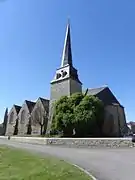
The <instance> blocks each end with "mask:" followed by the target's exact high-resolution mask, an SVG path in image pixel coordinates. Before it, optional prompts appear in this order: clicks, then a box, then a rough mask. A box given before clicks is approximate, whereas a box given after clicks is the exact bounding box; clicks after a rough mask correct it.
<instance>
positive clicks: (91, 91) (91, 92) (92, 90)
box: [88, 87, 106, 96]
mask: <svg viewBox="0 0 135 180" xmlns="http://www.w3.org/2000/svg"><path fill="white" fill-rule="evenodd" d="M105 88H106V87H98V88H90V89H88V94H89V95H93V96H94V95H97V94H98V93H100V92H101V91H103V90H104V89H105Z"/></svg>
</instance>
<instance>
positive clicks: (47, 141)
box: [0, 136, 135, 148]
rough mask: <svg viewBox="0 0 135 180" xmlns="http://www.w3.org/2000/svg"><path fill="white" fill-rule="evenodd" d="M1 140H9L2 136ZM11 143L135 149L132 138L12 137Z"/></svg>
mask: <svg viewBox="0 0 135 180" xmlns="http://www.w3.org/2000/svg"><path fill="white" fill-rule="evenodd" d="M0 139H6V140H7V139H8V137H7V136H0ZM10 141H15V142H21V143H29V144H39V145H49V146H61V147H62V146H63V147H71V148H72V147H73V148H74V147H77V148H131V147H135V143H132V138H41V137H17V136H11V138H10Z"/></svg>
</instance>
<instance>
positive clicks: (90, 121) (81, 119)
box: [74, 95, 104, 137]
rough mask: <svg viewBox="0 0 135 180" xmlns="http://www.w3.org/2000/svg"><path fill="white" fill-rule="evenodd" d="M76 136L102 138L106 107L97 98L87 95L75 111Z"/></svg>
mask: <svg viewBox="0 0 135 180" xmlns="http://www.w3.org/2000/svg"><path fill="white" fill-rule="evenodd" d="M74 116H75V129H76V136H80V137H86V136H94V137H95V136H101V135H102V125H103V122H104V106H103V104H102V102H101V101H100V100H99V99H98V98H97V97H95V96H90V95H86V96H85V97H84V98H83V99H82V101H81V102H80V104H79V105H77V106H76V107H75V109H74Z"/></svg>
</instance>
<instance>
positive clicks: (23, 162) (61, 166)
mask: <svg viewBox="0 0 135 180" xmlns="http://www.w3.org/2000/svg"><path fill="white" fill-rule="evenodd" d="M0 180H91V179H90V177H88V176H87V175H86V174H84V173H83V172H82V171H80V170H79V169H77V168H76V167H74V166H72V165H70V164H68V163H66V162H64V161H63V160H59V159H56V158H53V157H45V158H42V157H41V156H38V155H35V154H31V153H28V152H26V151H22V150H16V149H13V148H7V147H1V146H0Z"/></svg>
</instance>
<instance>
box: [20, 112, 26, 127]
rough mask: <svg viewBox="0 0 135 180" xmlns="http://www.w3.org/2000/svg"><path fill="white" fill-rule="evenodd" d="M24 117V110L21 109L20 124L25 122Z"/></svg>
mask: <svg viewBox="0 0 135 180" xmlns="http://www.w3.org/2000/svg"><path fill="white" fill-rule="evenodd" d="M25 117H26V113H25V110H23V111H22V113H21V121H20V123H21V124H24V123H25Z"/></svg>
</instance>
